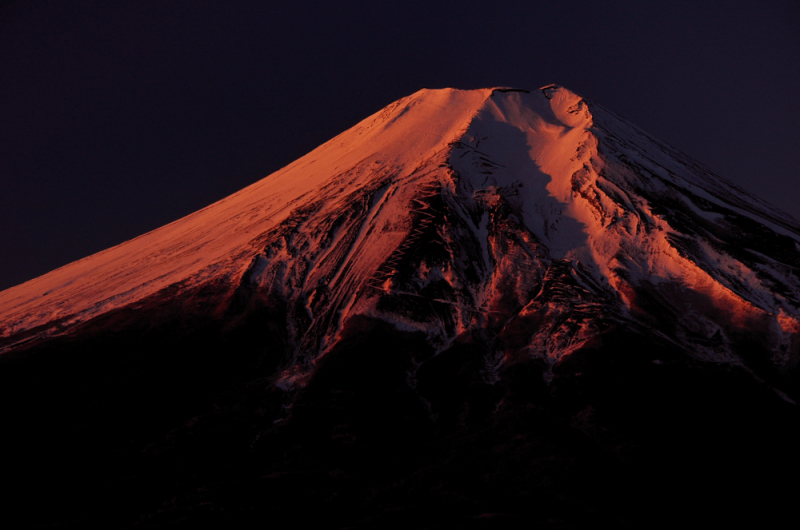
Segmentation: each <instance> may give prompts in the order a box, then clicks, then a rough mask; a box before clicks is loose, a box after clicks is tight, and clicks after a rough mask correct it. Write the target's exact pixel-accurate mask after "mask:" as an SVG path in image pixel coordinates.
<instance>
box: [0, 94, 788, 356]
mask: <svg viewBox="0 0 800 530" xmlns="http://www.w3.org/2000/svg"><path fill="white" fill-rule="evenodd" d="M799 233H800V225H798V223H797V221H795V220H794V219H792V218H790V217H789V216H787V215H786V214H783V213H781V212H780V211H777V210H776V209H774V208H772V207H770V206H769V205H767V204H765V203H763V202H762V201H760V200H759V199H757V198H755V197H753V196H751V195H748V194H747V193H745V192H744V191H742V190H740V189H737V188H735V187H734V186H733V185H731V184H730V183H728V182H726V181H724V180H722V179H720V178H719V177H717V176H715V175H713V174H712V173H711V172H709V171H708V170H707V169H705V168H703V167H702V166H700V165H699V164H697V163H695V162H693V161H691V160H690V159H688V158H687V157H685V156H683V155H681V154H680V153H677V152H675V151H674V150H673V149H671V148H669V147H668V146H666V145H664V144H663V143H660V142H658V141H657V140H655V139H653V138H652V137H650V136H649V135H647V134H646V133H644V132H643V131H641V130H639V129H637V128H636V127H634V126H633V125H631V124H629V123H627V122H625V121H624V120H623V119H621V118H619V117H618V116H616V115H614V114H613V113H611V112H609V111H608V110H606V109H604V108H602V107H600V106H597V105H594V104H591V105H590V104H587V102H586V101H584V100H583V99H582V98H581V97H580V96H578V95H576V94H574V93H572V92H570V91H569V90H567V89H565V88H562V87H559V86H557V85H552V86H548V87H545V88H543V89H541V90H538V91H534V92H530V93H529V92H527V91H522V90H514V89H503V88H499V89H497V88H495V89H482V90H454V89H442V90H421V91H419V92H417V93H415V94H413V95H411V96H409V97H406V98H403V99H401V100H399V101H397V102H395V103H393V104H392V105H389V106H388V107H386V108H385V109H383V110H381V111H380V112H378V113H376V114H374V115H373V116H370V117H369V118H367V119H365V120H364V121H362V122H361V123H359V124H357V125H356V126H354V127H353V128H351V129H349V130H348V131H346V132H344V133H342V134H340V135H339V136H337V137H335V138H333V139H332V140H330V141H329V142H327V143H325V144H324V145H322V146H320V147H319V148H317V149H315V150H314V151H312V152H311V153H309V154H307V155H306V156H304V157H302V158H300V159H299V160H297V161H296V162H294V163H292V164H290V165H289V166H287V167H285V168H283V169H282V170H280V171H278V172H276V173H274V174H272V175H270V176H268V177H266V178H264V179H263V180H261V181H259V182H257V183H255V184H253V185H251V186H249V187H247V188H245V189H243V190H241V191H240V192H238V193H235V194H234V195H231V196H230V197H227V198H225V199H223V200H221V201H219V202H217V203H215V204H212V205H211V206H208V207H207V208H204V209H202V210H200V211H198V212H196V213H194V214H192V215H189V216H187V217H185V218H183V219H180V220H178V221H175V222H173V223H171V224H169V225H166V226H164V227H162V228H160V229H157V230H154V231H152V232H150V233H148V234H145V235H143V236H140V237H138V238H136V239H133V240H131V241H128V242H126V243H123V244H121V245H118V246H116V247H113V248H110V249H108V250H106V251H103V252H100V253H98V254H95V255H93V256H90V257H88V258H85V259H83V260H80V261H77V262H74V263H71V264H69V265H67V266H64V267H62V268H60V269H57V270H55V271H53V272H51V273H49V274H46V275H44V276H41V277H39V278H36V279H34V280H31V281H29V282H26V283H24V284H22V285H19V286H17V287H14V288H11V289H8V290H6V291H4V292H2V293H0V313H1V314H2V316H3V319H2V328H0V333H2V339H3V350H4V351H5V350H9V349H13V348H14V347H15V345H17V344H18V343H19V342H23V341H25V342H27V341H31V340H42V339H44V338H46V337H49V336H53V335H58V334H62V333H69V332H70V330H72V329H74V327H75V326H77V325H78V324H80V323H82V322H86V321H87V320H89V319H91V318H93V317H96V316H97V315H100V314H103V313H106V312H109V311H112V310H115V309H118V308H121V307H132V308H134V309H135V308H136V307H137V304H141V303H142V302H143V301H145V300H148V299H151V298H152V297H159V296H160V295H159V293H164V292H166V291H165V290H167V289H169V293H170V294H169V296H170V297H173V298H174V297H180V296H182V293H189V292H193V291H196V290H198V289H200V288H202V287H203V286H207V285H210V284H213V285H215V286H217V287H215V291H216V292H217V293H218V295H219V298H220V300H219V304H221V305H219V306H217V307H215V308H213V310H214V311H218V312H220V311H222V307H223V306H224V304H226V303H227V302H226V301H228V302H229V300H230V299H231V298H232V297H233V296H234V292H235V291H236V290H237V289H240V290H241V289H242V286H243V285H246V286H247V289H248V290H249V291H250V292H251V295H250V298H251V300H249V301H248V304H256V305H258V304H263V303H265V302H264V301H269V300H271V299H275V298H279V299H281V300H290V301H292V302H293V307H294V310H293V311H290V312H289V314H288V315H287V322H286V325H287V326H288V327H289V328H290V329H291V330H292V336H293V337H294V341H295V343H296V344H297V345H298V350H297V354H298V355H299V356H301V357H309V356H310V357H312V358H313V357H316V356H318V355H321V354H324V353H325V351H326V348H328V347H329V346H330V345H331V344H332V343H333V342H334V341H335V338H336V334H337V333H338V331H339V330H340V329H341V328H342V326H343V325H344V323H345V322H346V321H347V319H348V318H349V317H350V316H351V315H354V314H362V315H369V316H373V317H376V318H380V319H385V320H387V321H389V322H391V323H393V324H394V325H396V326H397V327H398V328H400V329H406V330H420V331H424V332H425V333H426V335H427V336H428V337H429V340H430V341H432V343H434V344H436V347H437V348H446V347H447V346H448V345H449V344H450V343H451V342H452V341H453V340H454V339H455V338H456V337H457V336H458V335H459V334H461V333H464V332H465V331H466V330H469V329H473V328H476V327H478V328H481V327H485V328H487V329H490V330H491V331H492V333H497V334H498V336H499V337H502V338H503V340H504V341H506V342H507V343H508V345H509V346H507V347H509V348H510V349H508V350H507V351H504V352H503V356H504V357H508V356H517V355H534V356H543V357H546V358H547V359H549V360H550V361H551V362H555V361H557V360H558V359H559V358H560V357H561V356H563V355H565V354H567V353H569V352H570V351H573V350H574V349H575V348H578V347H580V346H581V345H582V344H584V343H585V341H586V340H588V339H589V338H590V337H592V336H593V335H595V334H596V333H597V332H598V330H599V329H602V328H603V327H604V326H607V325H609V324H610V323H617V324H618V323H622V322H625V323H626V324H631V325H637V326H645V327H647V328H652V327H653V326H655V327H656V328H657V327H658V325H657V323H654V322H652V321H651V318H652V317H651V315H648V314H647V309H646V308H645V307H643V305H642V304H641V303H640V296H641V293H649V294H648V299H650V298H652V297H656V298H658V299H659V300H661V301H662V302H663V303H664V304H665V305H666V306H668V307H669V308H670V310H671V311H672V312H674V313H675V315H676V318H678V319H679V320H680V322H681V325H680V326H679V329H678V330H676V331H674V332H673V333H672V335H673V336H671V339H673V340H677V341H679V342H681V343H683V342H685V341H690V342H692V341H694V338H698V340H699V342H692V344H691V347H692V348H693V350H694V351H695V352H696V354H697V355H699V356H701V357H707V358H709V359H713V360H716V361H733V360H734V359H735V355H734V354H733V352H732V351H731V348H730V347H728V346H727V342H728V339H730V338H732V337H733V336H735V335H736V334H737V333H739V330H756V329H757V330H759V332H762V333H763V335H764V340H765V341H766V344H768V345H769V349H770V351H772V352H773V356H774V360H775V362H778V363H781V362H788V360H789V358H790V357H792V358H794V357H796V356H797V354H798V347H800V346H799V345H798V337H799V336H800V335H798V332H799V331H800V323H798V317H800V281H798V277H797V275H796V270H797V269H796V264H797V263H800V252H799V251H800V244H799V243H798V240H800V237H799V236H798V234H799ZM429 240H435V245H434V243H433V242H432V241H429ZM432 246H435V247H436V249H434V250H432V251H431V253H432V254H431V255H430V256H428V255H426V252H427V250H426V249H430V247H432ZM793 271H794V272H793ZM554 275H556V276H558V280H556V279H555V278H554ZM564 279H569V282H570V287H569V289H570V291H571V293H570V296H567V297H566V298H565V299H564V300H561V301H559V302H554V301H552V300H550V301H548V302H546V303H542V302H541V301H540V297H539V296H538V295H539V294H541V293H542V292H543V290H546V288H547V286H548V285H549V283H550V282H553V281H562V280H564ZM413 297H418V299H416V300H415V301H414V302H413V303H414V304H417V306H419V307H417V306H414V307H413V308H411V309H409V311H401V312H393V311H391V310H387V309H385V307H384V306H386V305H387V304H386V303H382V301H383V300H386V299H398V300H402V301H403V303H409V302H410V301H411V300H412V298H413ZM420 304H421V305H420ZM389 305H391V304H389ZM412 305H413V304H412ZM423 306H424V307H423ZM433 306H437V309H436V311H435V312H436V313H437V314H436V315H434V314H433V313H431V310H430V307H433ZM441 311H445V313H446V315H447V316H446V318H443V317H442V316H441V315H439V314H438V313H439V312H441ZM220 314H221V313H220ZM562 315H570V318H569V319H568V320H567V323H564V322H561V323H557V322H560V320H559V318H560V316H562ZM509 319H512V321H513V320H516V321H518V322H510V323H509V322H507V321H508V320H509ZM528 321H530V322H531V323H532V322H538V325H537V326H533V327H531V326H527V327H526V326H523V325H521V323H520V322H528ZM501 323H506V325H505V327H503V326H501ZM508 324H511V325H508ZM534 328H535V329H534ZM511 329H513V330H514V331H513V334H514V337H513V338H512V337H506V335H509V334H511V333H512V332H511V331H510V330H511ZM712 337H717V339H719V340H715V341H714V343H713V345H711V346H709V344H708V343H707V339H710V338H712ZM511 345H513V347H512V346H511ZM502 362H503V359H502V358H501V359H499V360H498V363H502Z"/></svg>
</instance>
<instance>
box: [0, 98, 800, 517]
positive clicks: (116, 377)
mask: <svg viewBox="0 0 800 530" xmlns="http://www.w3.org/2000/svg"><path fill="white" fill-rule="evenodd" d="M798 264H800V225H799V224H798V222H797V221H795V220H794V219H792V218H790V217H789V216H787V215H785V214H783V213H781V212H779V211H777V210H775V209H774V208H771V207H770V206H769V205H766V204H764V203H763V202H761V201H760V200H759V199H757V198H755V197H752V196H749V195H747V194H746V193H745V192H743V191H742V190H739V189H737V188H735V187H733V186H732V185H730V184H729V183H727V182H726V181H724V180H722V179H721V178H719V177H717V176H716V175H713V174H712V173H710V172H709V171H708V170H706V169H705V168H703V167H702V166H699V165H698V164H697V163H695V162H693V161H691V160H690V159H688V158H687V157H685V156H684V155H681V154H680V153H678V152H676V151H674V150H673V149H671V148H670V147H668V146H666V145H664V144H662V143H660V142H658V141H657V140H655V139H653V138H652V137H650V136H649V135H647V134H646V133H644V132H643V131H641V130H639V129H637V128H636V127H634V126H633V125H631V124H629V123H627V122H625V121H624V120H623V119H621V118H619V117H617V116H615V115H614V114H613V113H611V112H609V111H607V110H605V109H603V108H602V107H600V106H597V105H594V104H592V103H587V102H586V101H584V100H583V99H581V98H580V97H579V96H577V95H575V94H573V93H571V92H570V91H568V90H566V89H564V88H561V87H558V86H555V85H554V86H549V87H545V88H543V89H541V90H538V91H532V92H528V91H522V90H513V89H486V90H476V91H458V90H451V89H445V90H423V91H420V92H418V93H416V94H413V95H412V96H409V97H407V98H404V99H402V100H400V101H398V102H396V103H394V104H392V105H390V106H389V107H387V108H385V109H383V110H382V111H381V112H379V113H377V114H375V115H373V116H371V117H369V118H367V119H366V120H364V121H363V122H361V123H359V124H358V125H356V126H355V127H353V128H352V129H350V130H348V131H345V132H344V133H342V134H341V135H339V136H337V137H336V138H334V139H332V140H330V141H329V142H327V143H326V144H324V145H322V146H320V147H319V148H318V149H316V150H314V151H312V152H311V153H309V154H308V155H306V156H305V157H303V158H301V159H299V160H297V161H296V162H294V163H293V164H291V165H289V166H287V167H286V168H284V169H282V170H281V171H279V172H277V173H275V174H273V175H270V176H269V177H267V178H265V179H264V180H262V181H260V182H258V183H256V184H253V185H252V186H250V187H248V188H246V189H244V190H242V191H241V192H239V193H237V194H234V195H232V196H231V197H228V198H226V199H223V200H222V201H220V202H218V203H215V204H213V205H211V206H209V207H207V208H205V209H203V210H201V211H199V212H196V213H195V214H192V215H190V216H188V217H186V218H184V219H181V220H178V221H176V222H174V223H171V224H170V225H167V226H165V227H163V228H161V229H158V230H155V231H153V232H150V233H148V234H145V235H143V236H141V237H139V238H137V239H134V240H131V241H129V242H127V243H124V244H122V245H119V246H117V247H114V248H111V249H109V250H106V251H104V252H101V253H99V254H96V255H94V256H90V257H88V258H85V259H84V260H81V261H78V262H75V263H73V264H70V265H67V266H65V267H62V268H61V269H58V270H56V271H53V272H51V273H49V274H47V275H45V276H42V277H40V278H37V279H35V280H32V281H30V282H27V283H25V284H22V285H20V286H18V287H15V288H12V289H9V290H6V291H4V292H2V293H0V315H2V320H0V394H2V396H1V397H2V399H0V421H2V425H3V427H4V430H5V432H6V433H7V434H6V435H5V436H3V437H2V440H0V450H2V454H3V455H8V458H7V468H8V469H7V470H6V472H5V475H6V477H7V479H6V481H5V485H6V486H7V487H8V492H7V493H6V494H5V495H3V496H2V498H3V499H4V500H3V502H4V504H5V505H6V506H4V513H7V514H8V520H9V521H13V524H12V527H20V528H36V527H43V526H50V527H68V526H75V525H102V526H104V527H134V528H135V527H142V528H154V527H176V526H179V527H180V526H184V527H187V528H189V527H192V528H194V527H197V526H199V525H208V524H209V523H212V524H216V525H219V526H223V525H224V526H229V527H230V526H233V527H242V526H250V525H252V526H255V525H259V526H263V525H264V524H267V523H270V522H271V523H274V524H280V525H281V526H287V525H288V526H298V527H300V526H305V527H308V525H311V526H314V527H325V528H375V527H378V528H383V527H398V528H408V527H412V526H415V527H422V528H453V527H466V528H473V527H474V528H509V527H516V526H526V527H529V526H531V525H539V526H543V527H552V528H587V527H595V526H598V525H600V524H613V525H616V526H618V527H619V526H622V527H637V528H639V527H642V526H647V527H652V526H661V525H662V524H663V525H664V526H666V525H674V524H675V523H679V522H684V521H685V520H686V518H688V517H692V518H693V520H695V521H698V522H699V523H702V522H708V523H711V522H713V523H714V524H720V522H732V521H734V520H736V521H742V520H747V519H749V518H752V520H753V521H754V522H755V521H759V522H760V523H761V524H763V523H764V522H765V521H769V520H772V519H774V520H776V521H777V520H780V517H782V516H787V515H793V505H792V502H793V499H794V497H795V496H796V493H797V487H796V486H795V485H794V483H793V481H794V480H795V477H796V476H797V472H798V471H800V461H798V456H797V449H796V448H797V447H798V442H800V435H798V432H799V431H800V422H799V421H798V420H800V418H798V409H797V406H796V405H795V402H794V401H795V400H796V399H797V398H798V394H799V392H798V391H800V381H798V369H797V363H798V359H800V320H798V319H799V318H800V266H798Z"/></svg>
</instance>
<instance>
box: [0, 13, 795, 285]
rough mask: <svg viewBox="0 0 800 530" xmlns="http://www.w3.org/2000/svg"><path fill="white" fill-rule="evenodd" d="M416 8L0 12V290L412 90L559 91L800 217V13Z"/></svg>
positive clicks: (253, 172) (277, 161) (213, 191)
mask: <svg viewBox="0 0 800 530" xmlns="http://www.w3.org/2000/svg"><path fill="white" fill-rule="evenodd" d="M429 3H430V2H404V3H400V2H398V3H393V4H385V5H383V3H381V5H376V4H375V3H374V2H363V3H358V4H357V3H354V2H350V3H347V4H346V5H347V6H348V7H347V8H346V9H345V8H343V7H341V6H343V5H345V4H338V3H335V2H326V3H322V2H320V3H318V4H319V5H312V4H309V3H305V2H295V3H293V5H292V6H291V7H286V6H279V7H276V6H274V5H268V4H273V2H234V1H228V2H204V1H200V0H196V1H193V2H180V3H178V2H175V3H174V4H176V5H173V6H167V4H168V2H163V1H158V2H142V1H137V2H82V1H73V2H36V1H24V2H23V1H17V2H14V1H12V2H4V3H0V184H2V187H0V289H5V288H7V287H10V286H12V285H15V284H17V283H21V282H23V281H26V280H28V279H31V278H33V277H36V276H39V275H41V274H44V273H46V272H48V271H49V270H52V269H54V268H56V267H59V266H61V265H64V264H66V263H69V262H71V261H74V260H76V259H80V258H82V257H84V256H87V255H89V254H92V253H94V252H97V251H100V250H103V249H104V248H107V247H109V246H112V245H115V244H118V243H121V242H123V241H125V240H127V239H130V238H132V237H135V236H137V235H139V234H142V233H144V232H147V231H149V230H152V229H154V228H157V227H159V226H161V225H163V224H165V223H168V222H170V221H173V220H175V219H177V218H179V217H182V216H184V215H186V214H188V213H191V212H193V211H195V210H197V209H199V208H202V207H203V206H206V205H208V204H209V203H211V202H213V201H215V200H218V199H220V198H222V197H224V196H226V195H228V194H230V193H232V192H234V191H236V190H238V189H240V188H242V187H244V186H246V185H248V184H250V183H252V182H255V181H256V180H259V179H260V178H262V177H264V176H266V175H268V174H269V173H271V172H273V171H275V170H277V169H279V168H280V167H282V166H284V165H286V164H287V163H289V162H291V161H292V160H294V159H296V158H298V157H299V156H302V155H303V154H305V153H306V152H308V151H310V150H311V149H313V148H314V147H316V146H317V145H319V144H320V143H322V142H324V141H326V140H328V139H329V138H331V137H332V136H334V135H336V134H338V133H339V132H341V131H343V130H344V129H346V128H348V127H350V126H352V125H354V124H355V123H357V122H358V121H360V120H361V119H363V118H365V117H366V116H368V115H369V114H372V113H373V112H375V111H377V110H379V109H380V108H381V107H383V106H385V105H387V104H388V103H391V102H392V101H394V100H396V99H398V98H400V97H403V96H405V95H408V94H410V93H412V92H415V91H416V90H418V89H420V88H423V87H428V88H439V87H445V86H452V87H457V88H477V87H484V86H501V85H502V86H515V87H523V88H537V87H539V86H542V85H545V84H549V83H553V82H555V83H560V84H562V85H564V86H566V87H568V88H570V89H571V90H573V91H575V92H577V93H578V94H581V95H583V96H585V97H587V98H589V99H591V100H593V101H595V102H598V103H601V104H603V105H605V106H606V107H609V108H610V109H612V110H614V111H615V112H617V113H619V114H621V115H623V116H625V117H626V118H628V119H629V120H631V121H633V122H634V123H636V124H637V125H639V126H640V127H642V128H644V129H646V130H648V131H649V132H651V133H653V134H654V135H655V136H657V137H659V138H660V139H662V140H664V141H666V142H668V143H670V144H671V145H673V146H674V147H677V148H678V149H680V150H682V151H684V152H686V153H687V154H689V155H691V156H693V157H694V158H696V159H697V160H699V161H700V162H702V163H704V164H706V165H707V166H709V167H710V168H711V169H713V170H714V171H716V172H717V173H719V174H721V175H722V176H724V177H726V178H728V179H729V180H731V181H733V182H735V183H737V184H738V185H740V186H742V187H744V188H745V189H748V190H750V191H752V192H755V193H756V194H758V195H760V196H762V197H764V198H765V199H767V200H768V201H770V202H772V203H773V204H775V205H777V206H778V207H780V208H782V209H784V210H786V211H787V212H789V213H790V214H792V215H793V216H794V217H796V218H800V180H799V179H798V177H799V175H798V171H797V170H796V167H795V165H796V163H797V162H796V158H797V155H798V152H800V147H799V146H800V104H798V103H797V97H798V95H799V94H800V31H798V30H797V28H798V27H800V3H798V2H796V1H794V0H790V1H785V2H780V1H764V0H761V1H758V2H755V1H735V0H727V1H719V2H714V1H707V2H702V6H698V5H696V4H699V3H698V2H680V1H675V0H673V1H669V2H661V3H656V2H641V1H630V2H628V1H620V2H570V1H563V0H562V1H559V2H553V1H548V2H537V1H528V2H525V3H524V5H525V7H519V6H517V4H523V3H521V2H513V3H509V4H508V6H505V5H504V4H503V3H500V2H492V3H491V4H489V3H486V4H484V5H479V4H477V3H467V2H463V1H456V2H439V3H437V7H435V8H432V7H430V6H429V5H428V4H429ZM285 4H288V2H285ZM656 4H658V5H660V7H655V6H656ZM512 6H514V7H512Z"/></svg>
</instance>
